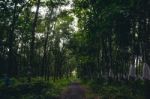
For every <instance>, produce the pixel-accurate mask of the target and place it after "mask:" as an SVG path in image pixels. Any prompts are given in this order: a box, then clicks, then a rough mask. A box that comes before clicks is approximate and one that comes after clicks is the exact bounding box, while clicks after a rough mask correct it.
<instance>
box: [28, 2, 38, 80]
mask: <svg viewBox="0 0 150 99" xmlns="http://www.w3.org/2000/svg"><path fill="white" fill-rule="evenodd" d="M39 8H40V0H37V8H36V12H35V16H34V20H33V25H32V30H31V42H30V62H29V63H30V64H29V67H28V81H29V82H30V81H31V70H32V72H33V68H34V61H35V60H34V55H35V30H36V25H37V20H38V13H39Z"/></svg>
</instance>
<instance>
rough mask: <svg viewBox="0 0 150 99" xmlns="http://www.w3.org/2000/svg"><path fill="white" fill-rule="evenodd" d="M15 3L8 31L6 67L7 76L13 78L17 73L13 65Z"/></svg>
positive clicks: (15, 19)
mask: <svg viewBox="0 0 150 99" xmlns="http://www.w3.org/2000/svg"><path fill="white" fill-rule="evenodd" d="M16 12H17V3H15V5H14V11H13V19H12V24H11V26H10V31H9V54H8V67H7V74H8V75H9V76H13V75H15V74H16V72H17V68H16V66H15V64H14V58H15V57H14V50H13V47H14V40H15V35H14V31H15V26H16V21H17V16H16Z"/></svg>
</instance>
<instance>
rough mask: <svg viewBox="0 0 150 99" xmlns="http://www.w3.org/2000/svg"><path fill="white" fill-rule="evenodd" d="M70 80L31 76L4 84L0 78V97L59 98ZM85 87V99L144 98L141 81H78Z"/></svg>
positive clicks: (12, 98) (4, 98) (7, 98)
mask: <svg viewBox="0 0 150 99" xmlns="http://www.w3.org/2000/svg"><path fill="white" fill-rule="evenodd" d="M71 82H72V79H61V80H56V81H43V80H41V79H37V78H33V79H32V82H30V83H28V82H27V80H26V79H24V78H20V79H15V78H13V79H11V84H10V85H9V86H5V84H4V81H3V80H0V97H1V98H0V99H59V97H60V94H61V93H62V91H63V90H64V89H65V88H66V87H67V86H68V85H69V84H70V83H71ZM80 82H81V85H82V86H83V87H84V88H86V90H87V91H86V96H87V99H144V97H143V96H144V95H143V94H144V93H143V92H144V91H143V82H142V81H136V82H128V83H122V82H112V83H106V82H104V83H102V81H80Z"/></svg>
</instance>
